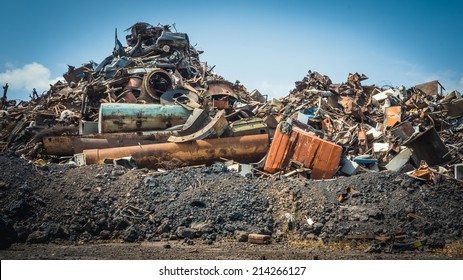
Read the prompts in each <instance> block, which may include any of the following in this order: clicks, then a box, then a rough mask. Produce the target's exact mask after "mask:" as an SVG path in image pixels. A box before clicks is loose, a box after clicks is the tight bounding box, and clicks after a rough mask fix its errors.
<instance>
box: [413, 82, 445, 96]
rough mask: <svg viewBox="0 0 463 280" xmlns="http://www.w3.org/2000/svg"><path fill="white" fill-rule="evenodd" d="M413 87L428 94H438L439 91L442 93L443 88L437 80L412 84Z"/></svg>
mask: <svg viewBox="0 0 463 280" xmlns="http://www.w3.org/2000/svg"><path fill="white" fill-rule="evenodd" d="M439 86H440V90H439ZM414 88H417V89H419V90H421V91H422V92H424V93H426V94H428V95H439V93H440V94H442V89H445V88H444V87H443V86H442V85H441V84H440V83H439V81H438V80H435V81H431V82H427V83H423V84H419V85H416V86H414Z"/></svg>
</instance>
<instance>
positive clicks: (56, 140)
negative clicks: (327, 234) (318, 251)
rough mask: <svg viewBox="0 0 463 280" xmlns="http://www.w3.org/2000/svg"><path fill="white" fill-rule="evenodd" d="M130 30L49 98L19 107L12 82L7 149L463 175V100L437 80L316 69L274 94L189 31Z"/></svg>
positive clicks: (314, 173) (261, 168) (66, 156)
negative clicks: (374, 79) (225, 66)
mask: <svg viewBox="0 0 463 280" xmlns="http://www.w3.org/2000/svg"><path fill="white" fill-rule="evenodd" d="M128 30H130V34H129V35H127V36H126V42H127V47H123V45H122V43H121V42H120V41H119V40H118V39H117V32H116V38H115V39H116V40H115V41H116V44H115V47H114V50H113V52H112V54H110V55H109V56H108V57H106V58H105V59H104V60H103V61H102V62H101V63H99V64H96V63H94V62H89V63H86V64H84V65H83V66H82V67H78V68H76V67H73V66H69V69H68V71H67V72H66V73H65V74H64V75H63V77H64V79H65V82H61V81H59V82H57V83H55V84H54V85H51V86H50V89H49V90H48V91H47V92H46V93H45V94H44V95H42V96H37V94H36V93H34V95H33V96H32V99H31V100H30V101H21V102H20V103H19V104H16V103H15V102H11V101H8V100H6V92H7V89H8V84H6V85H5V86H4V87H3V88H4V98H2V108H1V109H2V110H1V111H0V124H1V127H2V132H1V135H0V141H1V142H0V149H1V150H2V151H3V152H7V151H13V152H15V153H16V154H18V155H21V156H22V157H24V158H27V159H31V160H37V159H43V160H42V161H39V162H40V163H46V162H65V161H69V160H70V159H73V160H74V161H76V162H77V159H79V160H78V162H79V163H81V164H84V163H86V164H92V163H97V164H102V163H104V162H108V161H109V162H116V161H113V160H117V159H118V158H126V157H128V158H130V157H131V160H132V161H134V164H136V165H137V166H138V167H148V168H151V169H156V168H161V167H163V166H165V163H166V162H170V163H171V164H170V165H169V166H172V164H173V163H175V164H173V165H174V166H186V165H192V164H210V163H213V162H215V161H226V162H227V163H230V165H233V164H234V162H238V163H256V164H254V168H253V169H252V170H255V171H256V172H255V174H254V175H255V176H272V175H271V174H275V173H276V174H278V175H286V176H296V175H297V176H300V177H305V178H312V179H329V178H332V177H334V176H342V175H344V176H346V175H347V176H349V175H353V174H356V173H360V172H379V171H382V170H392V171H399V172H410V171H414V170H415V169H417V170H423V166H428V165H429V166H430V167H432V168H428V169H426V170H427V171H426V172H431V173H433V176H426V177H425V178H428V180H431V179H433V180H436V178H438V176H435V175H441V176H447V177H455V178H456V179H459V180H461V179H462V178H461V171H460V167H461V163H462V162H463V151H462V149H463V141H462V138H463V134H462V131H463V107H462V106H463V98H462V97H461V94H460V93H459V92H457V91H453V92H451V93H450V94H447V95H445V96H444V95H443V94H442V90H443V89H444V88H443V86H442V85H441V84H440V83H439V82H438V81H431V82H428V83H424V84H420V85H417V86H415V87H411V88H409V89H405V88H404V87H402V86H401V87H398V88H396V87H378V86H375V85H369V86H365V85H362V82H364V81H365V80H367V79H368V77H367V76H366V75H363V74H361V75H360V74H358V73H355V74H349V75H348V77H347V81H346V82H345V83H338V84H335V83H333V82H332V81H331V79H330V78H329V77H328V76H325V75H322V74H320V73H318V72H313V71H309V72H308V74H307V76H306V77H304V78H303V79H302V81H297V82H296V83H295V88H294V89H293V90H291V91H290V92H289V94H288V95H287V96H286V97H283V98H280V99H272V100H267V96H266V95H262V94H261V93H260V92H259V91H258V90H254V91H252V92H248V90H247V89H246V88H245V87H244V86H243V85H242V84H241V83H240V82H239V81H236V82H234V83H232V82H229V81H227V80H226V79H224V78H223V77H221V76H218V75H217V74H215V73H213V71H212V70H213V68H214V67H210V66H208V65H207V63H206V62H201V61H200V59H199V55H200V53H202V52H201V51H198V50H196V49H195V48H194V47H193V46H192V45H191V44H190V41H189V37H188V35H187V34H185V33H179V32H173V31H172V30H171V29H170V26H168V25H158V26H152V25H150V24H148V23H136V24H135V25H133V26H132V27H131V28H129V29H128ZM76 154H77V156H75V155H76ZM233 161H234V162H233ZM247 174H249V173H247ZM412 174H416V171H415V173H412ZM273 176H275V175H273ZM421 178H423V177H421Z"/></svg>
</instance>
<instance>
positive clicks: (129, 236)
mask: <svg viewBox="0 0 463 280" xmlns="http://www.w3.org/2000/svg"><path fill="white" fill-rule="evenodd" d="M122 240H124V241H125V242H135V241H137V240H138V229H137V228H136V227H135V226H130V227H128V228H127V229H126V230H125V231H124V233H123V234H122Z"/></svg>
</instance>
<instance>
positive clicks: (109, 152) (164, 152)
mask: <svg viewBox="0 0 463 280" xmlns="http://www.w3.org/2000/svg"><path fill="white" fill-rule="evenodd" d="M268 147H269V138H268V135H267V134H260V135H251V136H241V137H228V138H217V139H207V140H197V141H192V142H186V143H161V144H151V145H139V146H131V147H124V148H110V149H93V150H84V151H83V153H84V154H85V156H86V161H87V164H103V163H104V161H105V159H116V158H121V157H128V156H131V157H132V158H133V159H134V160H135V161H136V163H137V166H138V167H141V168H143V167H147V168H156V167H160V166H162V163H163V162H165V161H169V160H172V159H176V160H180V161H182V162H184V163H187V164H199V163H211V162H214V161H215V160H218V159H220V158H227V159H233V160H235V161H238V162H242V163H246V162H254V161H258V160H260V159H261V158H262V157H263V156H264V155H265V154H266V153H267V150H268Z"/></svg>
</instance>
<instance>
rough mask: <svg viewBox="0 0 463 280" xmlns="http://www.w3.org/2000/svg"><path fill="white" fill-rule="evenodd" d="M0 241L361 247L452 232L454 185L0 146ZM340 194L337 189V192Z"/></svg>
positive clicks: (424, 241) (391, 246)
mask: <svg viewBox="0 0 463 280" xmlns="http://www.w3.org/2000/svg"><path fill="white" fill-rule="evenodd" d="M0 166H2V170H1V172H2V176H1V179H0V203H1V204H0V215H1V216H0V235H1V246H2V248H7V247H8V246H10V245H11V244H12V243H51V242H53V243H58V244H72V243H73V242H75V243H78V244H82V243H98V242H100V241H104V242H107V241H110V242H114V241H123V242H138V241H161V240H164V241H167V240H170V241H172V240H182V241H184V242H185V243H186V244H194V243H198V244H199V243H201V244H210V245H213V244H217V242H219V241H220V242H221V241H223V240H232V239H233V240H237V241H245V240H246V236H247V234H248V233H261V234H268V235H271V236H272V243H275V244H278V242H281V244H287V242H290V243H291V242H306V241H314V240H315V241H323V242H327V243H330V242H340V241H348V242H357V241H362V242H367V243H368V244H370V245H371V246H370V247H369V248H368V249H367V251H369V252H401V251H404V250H421V249H423V248H431V249H432V248H442V247H444V246H445V244H446V243H447V244H448V243H449V242H452V241H461V236H462V235H461V234H462V233H461V229H462V228H463V222H462V221H461V217H462V216H463V205H462V204H461V201H462V199H463V191H462V186H461V185H458V184H457V183H456V182H453V181H448V180H444V179H442V180H440V181H439V182H438V183H437V184H428V183H426V182H421V181H417V180H413V179H411V178H409V177H407V176H406V175H403V174H398V173H391V172H381V173H368V174H362V175H357V176H352V177H349V178H339V179H337V180H327V181H307V180H297V179H263V178H260V179H259V178H246V177H241V176H240V175H239V174H236V173H234V172H230V171H228V170H227V169H226V168H225V167H224V166H223V165H221V164H214V165H212V166H209V167H203V168H184V169H178V170H171V171H168V172H166V173H162V174H153V172H152V171H148V170H143V169H142V170H128V169H125V168H124V167H120V166H116V167H114V166H112V165H102V166H97V165H93V166H84V167H74V166H71V165H57V164H47V165H43V166H37V165H34V164H31V163H28V162H26V161H23V160H21V159H18V158H16V157H9V156H5V155H3V156H0ZM340 196H342V199H340Z"/></svg>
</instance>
